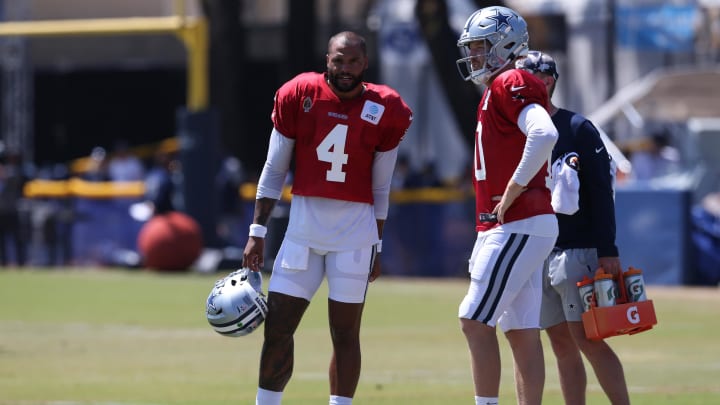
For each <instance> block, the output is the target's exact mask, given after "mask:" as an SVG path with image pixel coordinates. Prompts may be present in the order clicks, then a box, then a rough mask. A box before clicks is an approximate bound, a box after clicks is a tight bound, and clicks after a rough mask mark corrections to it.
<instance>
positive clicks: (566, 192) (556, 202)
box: [552, 152, 580, 215]
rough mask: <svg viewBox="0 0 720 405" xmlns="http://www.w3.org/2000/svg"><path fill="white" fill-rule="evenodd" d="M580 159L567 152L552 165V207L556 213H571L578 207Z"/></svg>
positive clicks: (574, 154) (576, 155) (575, 154)
mask: <svg viewBox="0 0 720 405" xmlns="http://www.w3.org/2000/svg"><path fill="white" fill-rule="evenodd" d="M579 170H580V159H579V157H578V154H577V153H575V152H568V153H566V154H564V155H562V156H560V157H559V158H557V160H555V162H553V165H552V180H553V187H552V207H553V210H555V212H556V213H558V214H565V215H572V214H574V213H576V212H577V211H578V209H580V179H579V178H578V171H579Z"/></svg>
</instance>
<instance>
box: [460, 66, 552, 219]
mask: <svg viewBox="0 0 720 405" xmlns="http://www.w3.org/2000/svg"><path fill="white" fill-rule="evenodd" d="M547 98H548V96H547V90H546V89H545V85H544V84H543V83H542V82H541V81H540V80H539V79H537V78H536V77H535V76H533V75H532V74H530V73H528V72H525V71H523V70H519V69H511V70H508V71H506V72H503V73H502V74H500V75H499V76H498V77H496V78H495V80H493V82H492V83H491V84H490V86H489V87H488V88H487V89H485V93H484V94H483V98H482V101H481V102H480V104H479V106H478V126H477V129H476V132H475V173H474V174H475V176H474V178H473V183H474V186H475V196H476V201H475V211H476V212H475V213H476V216H475V218H476V221H477V222H476V230H477V231H485V230H488V229H490V228H492V227H494V226H498V225H499V224H497V223H491V222H482V221H480V218H479V217H480V214H481V213H491V212H492V210H493V208H495V206H496V205H497V204H498V202H500V198H501V197H502V195H503V193H504V192H505V188H506V187H507V184H508V182H509V181H510V178H511V177H512V175H513V173H514V172H515V169H516V168H517V166H518V164H519V163H520V159H521V158H522V154H523V150H524V149H525V140H526V136H525V134H524V133H523V132H522V131H521V130H520V128H518V124H517V122H518V116H519V115H520V113H521V112H522V110H523V109H524V108H525V107H527V106H528V105H530V104H533V103H536V104H540V105H541V106H543V107H545V108H546V109H547ZM548 158H549V156H548ZM546 176H549V174H548V168H547V163H546V164H545V165H543V167H542V168H541V169H540V170H539V171H538V173H537V174H536V175H535V176H534V177H533V178H532V180H530V183H528V185H527V190H525V191H524V192H523V193H522V194H520V196H519V197H518V198H517V199H516V200H515V201H514V202H513V204H512V205H511V206H510V208H509V209H508V211H507V213H506V214H505V222H512V221H517V220H520V219H525V218H529V217H532V216H535V215H540V214H552V213H553V209H552V206H551V204H550V190H549V189H548V188H547V186H546V183H545V177H546Z"/></svg>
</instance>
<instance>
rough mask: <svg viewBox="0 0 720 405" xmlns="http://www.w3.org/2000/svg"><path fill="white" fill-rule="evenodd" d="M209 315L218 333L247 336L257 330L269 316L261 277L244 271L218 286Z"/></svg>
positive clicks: (212, 293)
mask: <svg viewBox="0 0 720 405" xmlns="http://www.w3.org/2000/svg"><path fill="white" fill-rule="evenodd" d="M205 306H206V310H205V312H206V315H207V320H208V322H210V326H212V328H213V329H214V330H215V332H217V333H219V334H221V335H224V336H232V337H237V336H245V335H248V334H250V333H251V332H252V331H254V330H255V329H257V328H258V327H259V326H260V325H261V324H262V323H263V321H265V316H266V315H267V312H268V307H267V302H266V301H265V295H264V294H263V293H262V276H261V275H260V273H258V272H255V271H250V270H248V269H241V270H237V271H234V272H232V273H230V274H229V275H227V276H226V277H225V278H223V279H220V280H218V281H216V282H215V286H214V287H213V289H212V291H210V295H209V296H208V299H207V302H206V305H205Z"/></svg>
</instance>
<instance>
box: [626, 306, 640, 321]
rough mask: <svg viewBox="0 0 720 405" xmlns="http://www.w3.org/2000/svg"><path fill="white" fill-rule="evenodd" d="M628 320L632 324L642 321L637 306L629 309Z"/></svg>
mask: <svg viewBox="0 0 720 405" xmlns="http://www.w3.org/2000/svg"><path fill="white" fill-rule="evenodd" d="M626 315H627V320H628V321H630V323H632V324H636V323H640V313H639V312H638V309H637V307H636V306H632V307H630V308H628V310H627V313H626Z"/></svg>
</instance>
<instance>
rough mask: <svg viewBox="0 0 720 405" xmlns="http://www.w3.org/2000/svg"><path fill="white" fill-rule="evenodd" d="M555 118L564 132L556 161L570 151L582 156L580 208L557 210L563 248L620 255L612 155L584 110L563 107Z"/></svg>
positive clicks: (556, 125)
mask: <svg viewBox="0 0 720 405" xmlns="http://www.w3.org/2000/svg"><path fill="white" fill-rule="evenodd" d="M552 121H553V123H554V124H555V128H557V130H558V133H559V134H560V136H559V138H558V140H557V143H556V144H555V148H554V149H553V152H552V162H554V161H555V160H556V159H557V158H558V157H560V156H562V155H564V154H565V153H568V152H575V153H577V154H578V156H579V160H580V170H579V171H578V178H579V179H580V209H579V210H578V211H577V212H576V213H575V214H573V215H564V214H556V215H557V219H558V225H559V228H560V234H559V235H558V238H557V242H556V243H555V246H557V247H558V248H561V249H572V248H596V249H597V252H598V257H616V256H618V248H617V246H616V245H615V200H614V190H613V176H612V175H611V172H610V159H611V158H610V155H609V154H608V152H607V149H606V148H605V145H604V144H603V142H602V139H601V138H600V133H599V132H598V131H597V129H596V128H595V126H594V125H593V124H592V123H591V122H590V121H589V120H587V119H586V118H585V117H583V116H582V115H580V114H577V113H574V112H572V111H568V110H565V109H562V108H561V109H559V110H558V111H557V112H556V113H555V114H554V115H553V117H552Z"/></svg>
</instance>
